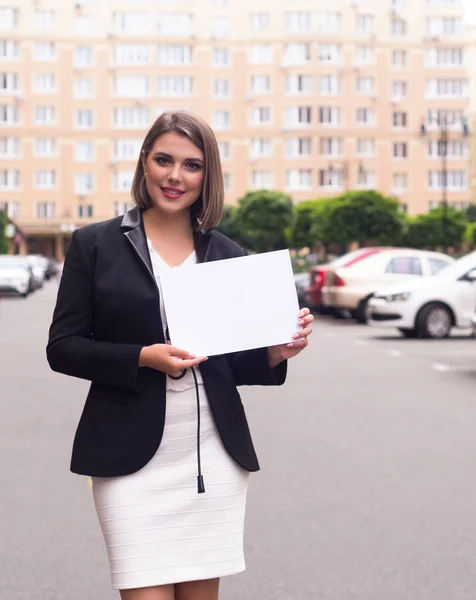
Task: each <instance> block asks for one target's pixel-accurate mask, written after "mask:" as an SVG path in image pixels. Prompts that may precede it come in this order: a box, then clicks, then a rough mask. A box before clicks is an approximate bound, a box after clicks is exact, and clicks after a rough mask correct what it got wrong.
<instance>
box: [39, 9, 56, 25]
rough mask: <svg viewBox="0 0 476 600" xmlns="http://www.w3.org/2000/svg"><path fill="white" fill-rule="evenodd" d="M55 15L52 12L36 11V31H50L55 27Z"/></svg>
mask: <svg viewBox="0 0 476 600" xmlns="http://www.w3.org/2000/svg"><path fill="white" fill-rule="evenodd" d="M54 20H55V13H54V12H53V11H52V10H35V14H34V24H35V27H36V29H49V28H51V27H53V25H54Z"/></svg>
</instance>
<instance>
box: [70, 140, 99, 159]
mask: <svg viewBox="0 0 476 600" xmlns="http://www.w3.org/2000/svg"><path fill="white" fill-rule="evenodd" d="M74 158H75V160H76V161H77V162H87V161H90V160H93V158H94V156H93V143H92V142H90V141H88V140H81V141H80V142H76V144H75V153H74Z"/></svg>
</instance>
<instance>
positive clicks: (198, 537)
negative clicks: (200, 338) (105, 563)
mask: <svg viewBox="0 0 476 600" xmlns="http://www.w3.org/2000/svg"><path fill="white" fill-rule="evenodd" d="M199 390H200V412H201V444H200V447H201V459H202V473H203V476H204V480H205V489H206V491H205V493H204V494H198V492H197V447H196V439H197V437H196V433H197V407H196V392H195V389H194V388H192V389H188V390H185V391H179V392H176V391H167V408H166V419H165V429H164V435H163V439H162V442H161V444H160V447H159V449H158V451H157V453H156V454H155V456H154V457H153V458H152V460H151V461H150V462H149V463H148V464H147V465H146V466H145V467H144V468H142V469H141V470H140V471H137V472H136V473H133V474H131V475H125V476H121V477H93V478H92V479H93V496H94V503H95V506H96V511H97V514H98V518H99V523H100V526H101V529H102V533H103V535H104V540H105V543H106V549H107V553H108V557H109V563H110V567H111V583H112V587H113V589H130V588H142V587H149V586H156V585H165V584H169V583H180V582H183V581H196V580H200V579H213V578H215V577H222V576H224V575H232V574H234V573H239V572H240V571H244V570H245V562H244V557H243V528H244V519H245V507H246V493H247V488H248V478H249V473H248V472H247V471H245V470H244V469H242V468H241V467H240V466H239V465H237V464H236V463H235V461H234V460H233V459H232V458H231V457H230V456H229V455H228V453H227V452H226V450H225V448H224V446H223V443H222V441H221V439H220V436H219V433H218V431H217V428H216V426H215V422H214V420H213V417H212V414H211V411H210V408H209V406H208V400H207V397H206V392H205V388H204V386H203V384H201V385H199Z"/></svg>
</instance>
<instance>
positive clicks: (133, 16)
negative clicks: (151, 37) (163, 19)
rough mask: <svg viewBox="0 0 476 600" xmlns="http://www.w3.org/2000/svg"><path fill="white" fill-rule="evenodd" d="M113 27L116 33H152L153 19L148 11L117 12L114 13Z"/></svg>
mask: <svg viewBox="0 0 476 600" xmlns="http://www.w3.org/2000/svg"><path fill="white" fill-rule="evenodd" d="M112 22H113V29H114V31H115V32H116V33H124V34H126V35H127V34H133V35H141V34H143V33H150V31H151V29H152V21H151V19H150V15H149V14H148V13H134V12H116V13H114V14H113V15H112Z"/></svg>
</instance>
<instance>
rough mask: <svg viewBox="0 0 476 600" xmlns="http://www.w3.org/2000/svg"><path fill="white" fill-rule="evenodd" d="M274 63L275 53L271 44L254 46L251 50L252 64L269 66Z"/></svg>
mask: <svg viewBox="0 0 476 600" xmlns="http://www.w3.org/2000/svg"><path fill="white" fill-rule="evenodd" d="M271 62H273V53H272V50H271V46H270V45H269V44H253V45H252V46H251V50H250V63H251V64H253V65H268V64H270V63H271Z"/></svg>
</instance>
